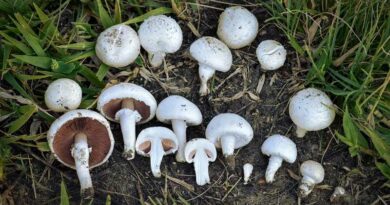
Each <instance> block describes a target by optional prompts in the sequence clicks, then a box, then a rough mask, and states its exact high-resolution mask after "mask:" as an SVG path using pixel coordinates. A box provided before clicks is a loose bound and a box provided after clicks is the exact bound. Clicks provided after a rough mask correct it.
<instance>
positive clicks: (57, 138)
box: [47, 110, 114, 199]
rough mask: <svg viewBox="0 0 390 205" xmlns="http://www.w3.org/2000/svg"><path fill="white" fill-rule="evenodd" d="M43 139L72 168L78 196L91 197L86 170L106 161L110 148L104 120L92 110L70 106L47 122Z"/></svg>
mask: <svg viewBox="0 0 390 205" xmlns="http://www.w3.org/2000/svg"><path fill="white" fill-rule="evenodd" d="M47 141H48V143H49V147H50V150H51V152H52V153H53V154H54V156H55V158H56V159H57V160H58V161H60V162H61V163H62V164H64V165H65V166H67V167H70V168H72V169H76V171H77V176H78V178H79V181H80V187H81V196H82V197H83V198H85V199H88V198H92V197H93V194H94V191H93V186H92V179H91V174H90V171H89V170H90V169H92V168H94V167H97V166H99V165H101V164H103V163H104V162H106V161H107V159H108V158H109V157H110V155H111V153H112V150H113V148H114V138H113V136H112V133H111V130H110V124H109V123H108V121H107V120H106V119H105V118H104V117H103V116H101V115H100V114H99V113H97V112H94V111H90V110H72V111H69V112H67V113H65V114H63V115H62V116H61V117H59V118H58V119H56V120H55V121H54V122H53V123H52V124H51V126H50V129H49V131H48V132H47Z"/></svg>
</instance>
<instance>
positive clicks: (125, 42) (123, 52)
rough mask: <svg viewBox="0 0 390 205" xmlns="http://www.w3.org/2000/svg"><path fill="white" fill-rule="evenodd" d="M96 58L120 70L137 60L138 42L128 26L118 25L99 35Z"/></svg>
mask: <svg viewBox="0 0 390 205" xmlns="http://www.w3.org/2000/svg"><path fill="white" fill-rule="evenodd" d="M95 51H96V55H97V57H98V58H99V59H100V60H101V61H102V62H103V63H105V64H107V65H109V66H112V67H115V68H120V67H124V66H127V65H129V64H130V63H132V62H134V61H135V59H137V57H138V55H139V52H140V42H139V39H138V35H137V32H135V31H134V29H132V28H131V27H130V26H127V25H124V24H119V25H115V26H112V27H110V28H107V29H106V30H104V31H103V32H102V33H100V35H99V37H98V39H97V41H96V46H95Z"/></svg>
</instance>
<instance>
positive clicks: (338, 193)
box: [330, 186, 347, 203]
mask: <svg viewBox="0 0 390 205" xmlns="http://www.w3.org/2000/svg"><path fill="white" fill-rule="evenodd" d="M346 196H347V191H346V190H345V189H344V187H342V186H337V187H336V188H335V189H334V192H333V193H332V195H331V196H330V202H332V203H334V202H340V201H342V200H344V198H346Z"/></svg>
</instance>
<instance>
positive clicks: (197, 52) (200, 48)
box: [190, 36, 233, 96]
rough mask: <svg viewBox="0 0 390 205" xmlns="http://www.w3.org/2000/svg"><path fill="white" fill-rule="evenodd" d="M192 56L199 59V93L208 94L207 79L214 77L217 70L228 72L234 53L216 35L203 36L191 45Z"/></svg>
mask: <svg viewBox="0 0 390 205" xmlns="http://www.w3.org/2000/svg"><path fill="white" fill-rule="evenodd" d="M190 53H191V56H192V57H193V58H194V59H195V60H197V61H198V64H199V77H200V81H201V85H200V89H199V93H200V95H202V96H203V95H207V94H208V93H209V88H208V87H207V81H208V80H209V79H210V78H211V77H213V75H214V73H215V71H220V72H227V71H229V70H230V67H231V66H232V61H233V57H232V53H231V52H230V50H229V48H228V47H227V46H226V45H225V44H224V43H223V42H222V41H220V40H218V39H216V38H214V37H210V36H207V37H202V38H200V39H198V40H196V41H194V42H193V43H192V44H191V46H190Z"/></svg>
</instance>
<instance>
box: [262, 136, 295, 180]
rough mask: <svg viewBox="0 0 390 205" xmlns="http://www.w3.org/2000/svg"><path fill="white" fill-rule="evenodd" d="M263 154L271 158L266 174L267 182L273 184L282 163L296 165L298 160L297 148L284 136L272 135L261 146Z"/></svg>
mask: <svg viewBox="0 0 390 205" xmlns="http://www.w3.org/2000/svg"><path fill="white" fill-rule="evenodd" d="M261 152H262V153H263V154H265V155H267V156H270V158H269V163H268V166H267V170H266V172H265V181H266V182H267V183H272V182H273V181H274V178H275V173H276V171H278V169H279V167H281V166H282V162H283V161H286V162H288V163H290V164H291V163H294V162H295V160H296V159H297V146H296V145H295V143H294V142H293V141H292V140H290V139H289V138H287V137H285V136H283V135H278V134H276V135H272V136H270V137H268V138H267V139H266V140H265V141H264V143H263V145H262V146H261Z"/></svg>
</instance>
